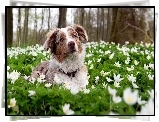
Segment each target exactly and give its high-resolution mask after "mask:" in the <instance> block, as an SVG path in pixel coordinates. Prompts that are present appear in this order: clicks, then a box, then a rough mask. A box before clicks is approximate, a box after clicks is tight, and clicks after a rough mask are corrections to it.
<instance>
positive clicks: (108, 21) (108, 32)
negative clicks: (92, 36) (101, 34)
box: [106, 8, 111, 41]
mask: <svg viewBox="0 0 159 122" xmlns="http://www.w3.org/2000/svg"><path fill="white" fill-rule="evenodd" d="M110 20H111V18H110V8H108V13H107V33H106V41H109V37H110V27H111V26H110Z"/></svg>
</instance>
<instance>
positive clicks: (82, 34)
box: [71, 24, 88, 41]
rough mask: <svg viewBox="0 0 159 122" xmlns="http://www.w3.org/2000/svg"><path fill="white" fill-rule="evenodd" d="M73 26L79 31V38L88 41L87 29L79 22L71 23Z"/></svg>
mask: <svg viewBox="0 0 159 122" xmlns="http://www.w3.org/2000/svg"><path fill="white" fill-rule="evenodd" d="M71 27H73V28H74V29H75V31H76V32H77V33H78V36H79V39H80V40H81V41H88V35H87V33H86V30H85V29H84V28H83V27H82V26H80V25H77V24H74V25H71Z"/></svg>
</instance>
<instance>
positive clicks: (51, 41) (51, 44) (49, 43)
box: [43, 28, 59, 54]
mask: <svg viewBox="0 0 159 122" xmlns="http://www.w3.org/2000/svg"><path fill="white" fill-rule="evenodd" d="M58 32H59V29H58V28H56V29H54V30H52V31H50V32H48V33H47V35H46V36H47V39H46V41H45V43H44V45H43V47H44V50H46V51H48V50H49V49H50V50H51V53H54V54H55V53H56V44H55V42H56V39H57V34H58Z"/></svg>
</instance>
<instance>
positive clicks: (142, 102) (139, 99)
mask: <svg viewBox="0 0 159 122" xmlns="http://www.w3.org/2000/svg"><path fill="white" fill-rule="evenodd" d="M137 102H138V104H139V105H142V104H146V103H147V102H146V101H145V100H143V101H142V100H141V96H140V97H139V98H138V100H137Z"/></svg>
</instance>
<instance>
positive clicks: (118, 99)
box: [113, 95, 122, 103]
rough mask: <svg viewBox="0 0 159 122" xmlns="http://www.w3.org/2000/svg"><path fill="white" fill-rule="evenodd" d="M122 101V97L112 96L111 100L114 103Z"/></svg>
mask: <svg viewBox="0 0 159 122" xmlns="http://www.w3.org/2000/svg"><path fill="white" fill-rule="evenodd" d="M121 101H122V99H121V97H119V96H115V95H114V96H113V102H114V103H120V102H121Z"/></svg>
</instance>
